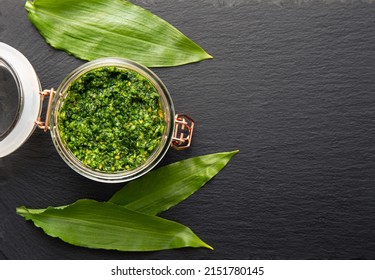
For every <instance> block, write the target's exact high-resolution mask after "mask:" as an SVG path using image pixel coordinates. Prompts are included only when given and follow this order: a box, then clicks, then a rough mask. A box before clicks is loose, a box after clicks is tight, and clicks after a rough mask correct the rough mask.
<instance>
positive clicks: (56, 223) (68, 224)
mask: <svg viewBox="0 0 375 280" xmlns="http://www.w3.org/2000/svg"><path fill="white" fill-rule="evenodd" d="M17 214H19V215H21V216H23V217H24V218H25V219H26V220H32V221H33V222H34V224H35V226H37V227H40V228H42V229H43V230H44V232H45V233H46V234H48V235H50V236H52V237H58V238H60V239H61V240H63V241H65V242H67V243H70V244H72V245H76V246H81V247H87V248H93V249H107V250H119V251H157V250H165V249H174V248H182V247H196V248H197V247H205V248H208V249H212V247H211V246H209V245H208V244H206V243H205V242H203V241H202V240H201V239H199V237H197V236H196V235H195V234H194V233H193V232H192V231H191V229H189V228H188V227H186V226H184V225H182V224H179V223H176V222H173V221H169V220H165V219H162V218H159V217H154V216H149V215H145V214H141V213H137V212H134V211H131V210H129V209H127V208H125V207H121V206H118V205H115V204H113V203H108V202H97V201H94V200H88V199H83V200H78V201H77V202H75V203H73V204H71V205H68V206H66V207H64V208H59V207H57V208H53V207H49V208H47V209H46V210H45V211H32V210H29V209H27V208H26V207H19V208H17Z"/></svg>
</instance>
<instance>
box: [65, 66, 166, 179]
mask: <svg viewBox="0 0 375 280" xmlns="http://www.w3.org/2000/svg"><path fill="white" fill-rule="evenodd" d="M58 128H59V132H60V136H61V139H62V140H63V142H64V143H65V144H66V147H68V149H70V151H71V152H72V153H73V154H74V155H75V156H76V157H77V158H78V159H79V160H80V161H81V162H82V163H84V164H85V165H87V166H88V167H90V168H92V169H95V170H100V171H103V172H107V173H112V172H117V171H126V170H131V169H134V168H136V167H138V166H140V165H142V164H143V163H144V162H145V161H146V160H147V158H148V157H149V156H150V155H151V154H152V152H153V151H154V150H155V148H156V147H157V146H158V144H159V143H160V141H161V138H162V135H163V132H164V129H165V124H164V114H163V111H162V108H161V104H160V95H159V93H158V92H157V90H156V88H155V87H154V85H153V84H152V83H151V82H150V81H149V80H148V79H147V78H145V77H144V76H142V75H140V74H139V73H137V72H135V71H133V70H128V69H122V68H118V67H112V66H111V67H102V68H98V69H95V70H92V71H90V72H88V73H85V74H84V75H82V76H81V77H80V78H79V79H77V80H75V81H73V82H72V83H71V85H70V87H69V88H68V90H67V92H66V98H65V100H64V102H63V105H62V106H61V107H60V109H59V111H58Z"/></svg>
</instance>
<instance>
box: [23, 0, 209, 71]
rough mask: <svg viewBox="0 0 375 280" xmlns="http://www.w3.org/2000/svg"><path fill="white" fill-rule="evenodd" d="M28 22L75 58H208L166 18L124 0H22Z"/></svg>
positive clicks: (161, 62)
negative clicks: (24, 1) (165, 19)
mask: <svg viewBox="0 0 375 280" xmlns="http://www.w3.org/2000/svg"><path fill="white" fill-rule="evenodd" d="M25 8H26V10H27V11H28V13H29V15H28V16H29V19H30V21H31V22H32V23H33V24H34V25H35V27H36V28H37V29H38V30H39V32H40V33H41V35H42V36H43V37H44V38H45V40H46V41H47V42H48V43H49V44H50V45H51V46H52V47H54V48H56V49H60V50H64V51H66V52H67V53H69V54H72V55H74V56H76V57H78V58H81V59H84V60H93V59H96V58H100V57H123V58H127V59H131V60H134V61H137V62H139V63H141V64H144V65H145V66H149V67H167V66H177V65H183V64H187V63H192V62H197V61H201V60H204V59H209V58H212V57H211V56H210V55H209V54H207V53H206V52H205V51H204V50H203V49H202V48H201V47H200V46H198V45H197V44H196V43H194V42H193V41H192V40H190V39H189V38H187V37H186V36H185V35H184V34H182V33H181V32H180V31H179V30H177V29H176V28H175V27H173V26H172V25H171V24H169V23H168V22H166V21H164V20H163V19H161V18H159V17H158V16H156V15H154V14H152V13H151V12H150V11H148V10H145V9H143V8H141V7H139V6H137V5H134V4H132V3H130V2H129V1H126V0H79V1H77V0H58V1H57V0H27V1H26V4H25Z"/></svg>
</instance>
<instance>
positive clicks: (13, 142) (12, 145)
mask: <svg viewBox="0 0 375 280" xmlns="http://www.w3.org/2000/svg"><path fill="white" fill-rule="evenodd" d="M40 91H41V85H40V82H39V79H38V76H37V74H36V73H35V70H34V68H33V67H32V65H31V64H30V62H29V61H28V59H27V58H26V57H25V56H24V55H23V54H22V53H20V52H19V51H17V50H16V49H14V48H12V47H10V46H9V45H7V44H4V43H0V158H2V157H5V156H7V155H9V154H11V153H12V152H14V151H15V150H17V149H18V148H19V147H20V146H22V144H23V143H24V142H25V141H26V140H27V139H28V138H29V136H30V135H31V134H32V133H33V131H34V129H35V120H36V119H37V118H38V116H39V115H40V112H41V108H42V104H41V99H40V96H39V94H38V92H40Z"/></svg>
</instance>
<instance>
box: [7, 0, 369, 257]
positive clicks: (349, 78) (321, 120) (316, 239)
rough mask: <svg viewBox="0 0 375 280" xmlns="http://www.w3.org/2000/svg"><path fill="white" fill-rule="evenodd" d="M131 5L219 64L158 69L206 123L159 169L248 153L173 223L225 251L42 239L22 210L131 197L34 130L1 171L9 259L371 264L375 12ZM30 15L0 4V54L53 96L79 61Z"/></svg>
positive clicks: (356, 6)
mask: <svg viewBox="0 0 375 280" xmlns="http://www.w3.org/2000/svg"><path fill="white" fill-rule="evenodd" d="M135 2H136V3H138V4H140V5H142V6H143V7H145V8H148V9H150V10H151V11H153V12H154V13H156V14H157V15H159V16H161V17H162V18H164V19H165V20H167V21H169V22H170V23H172V24H173V25H175V26H176V27H178V28H179V29H180V30H181V31H182V32H183V33H185V34H186V35H187V36H189V37H190V38H192V39H193V40H194V41H196V42H197V43H198V44H200V45H201V46H202V47H203V48H205V49H206V50H207V51H208V52H209V53H210V54H211V55H213V56H214V57H215V58H214V59H213V60H209V61H204V62H201V63H197V64H191V65H186V66H182V67H177V68H168V69H167V68H166V69H154V71H155V72H156V73H157V74H158V75H159V76H160V78H161V79H162V80H163V81H164V82H165V84H166V85H167V87H168V89H169V90H170V92H171V94H172V98H173V100H174V103H175V107H176V110H177V111H178V112H184V113H188V114H189V115H191V116H192V117H193V118H194V119H195V120H196V123H197V129H196V134H195V136H194V142H193V147H192V148H191V149H190V150H188V151H184V152H176V151H173V150H170V151H169V152H168V153H167V155H166V156H165V158H164V159H163V161H162V162H161V163H160V165H164V164H167V163H171V162H175V161H177V160H181V159H185V158H188V157H192V156H197V155H203V154H207V153H213V152H219V151H229V150H234V149H239V150H240V153H239V154H238V155H237V156H236V157H234V158H233V160H232V162H231V163H230V164H229V165H228V166H227V167H226V168H225V169H224V170H223V171H222V172H221V173H220V174H219V175H218V176H217V177H216V178H215V179H214V180H212V181H211V182H210V183H209V184H207V185H206V186H205V187H204V188H202V189H201V190H200V191H199V192H197V193H196V194H195V195H193V196H192V197H190V198H189V199H188V200H186V201H184V202H183V203H181V204H179V205H178V206H176V207H174V208H173V209H171V210H169V211H168V212H166V213H164V214H163V216H164V217H167V218H170V219H174V220H176V221H178V222H181V223H183V224H185V225H188V226H189V227H191V228H192V229H193V230H194V231H195V232H196V233H197V234H198V235H199V236H200V237H201V238H202V239H203V240H205V241H206V242H208V243H209V244H211V245H212V246H213V247H215V251H209V250H205V249H181V250H171V251H163V252H153V253H123V252H115V251H104V250H90V249H85V248H79V247H74V246H71V245H68V244H65V243H63V242H62V241H60V240H58V239H54V238H51V237H48V236H46V235H45V234H43V232H42V231H41V230H40V229H37V228H35V227H34V226H33V225H32V224H31V223H30V222H26V221H25V220H24V219H23V218H21V217H19V216H17V215H16V214H15V208H16V207H18V206H20V205H26V206H28V207H33V208H43V207H47V206H49V205H64V204H68V203H71V202H73V201H75V200H77V199H79V198H93V199H97V200H106V199H108V198H109V197H110V196H111V195H112V194H113V193H114V192H115V191H116V190H118V189H119V188H121V187H122V184H115V185H108V184H101V183H96V182H92V181H90V180H88V179H85V178H84V177H81V176H80V175H78V174H76V173H75V172H74V171H73V170H71V169H70V168H69V167H68V166H67V165H66V164H65V163H64V162H63V161H62V159H61V158H60V157H59V155H58V154H57V152H56V151H55V148H54V147H53V144H52V142H51V139H50V135H49V134H48V133H43V132H41V131H35V133H34V134H33V135H32V137H31V138H30V139H29V140H28V141H27V142H26V144H25V145H24V146H22V147H21V148H20V149H19V150H17V151H16V152H15V153H13V154H11V155H10V156H8V157H6V158H3V159H0V259H374V258H375V220H374V217H375V172H374V171H375V144H374V143H375V142H374V138H375V114H374V110H375V94H374V90H375V79H374V73H375V33H374V32H375V31H374V26H375V17H374V14H375V4H374V3H368V2H362V1H354V2H352V1H350V2H349V1H348V2H347V3H342V2H340V1H338V2H322V1H318V0H317V1H311V2H304V1H301V2H299V1H287V2H280V1H277V2H273V1H227V2H226V1H206V0H196V1H175V0H161V1H135ZM23 4H24V3H23V1H13V0H0V41H2V42H4V43H7V44H10V45H11V46H13V47H15V48H17V49H18V50H19V51H21V52H22V53H23V54H24V55H25V56H26V57H27V58H28V59H29V60H30V61H31V63H32V64H33V66H34V68H35V69H36V71H37V73H38V75H39V78H40V80H41V83H42V85H43V87H44V88H49V87H57V86H58V85H59V84H60V82H61V81H62V80H63V78H64V77H65V76H66V75H67V74H68V73H69V72H70V71H72V70H73V69H74V68H76V67H78V66H79V65H81V64H83V62H82V61H80V60H78V59H75V58H74V57H71V56H69V55H67V54H66V53H64V52H61V51H56V50H54V49H52V48H51V47H50V46H48V45H47V44H46V43H45V41H44V40H43V39H42V37H41V36H40V35H39V33H38V32H37V31H36V30H35V29H34V27H33V26H32V25H31V23H30V22H29V21H28V19H27V12H26V11H25V10H24V8H23ZM0 121H1V120H0Z"/></svg>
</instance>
